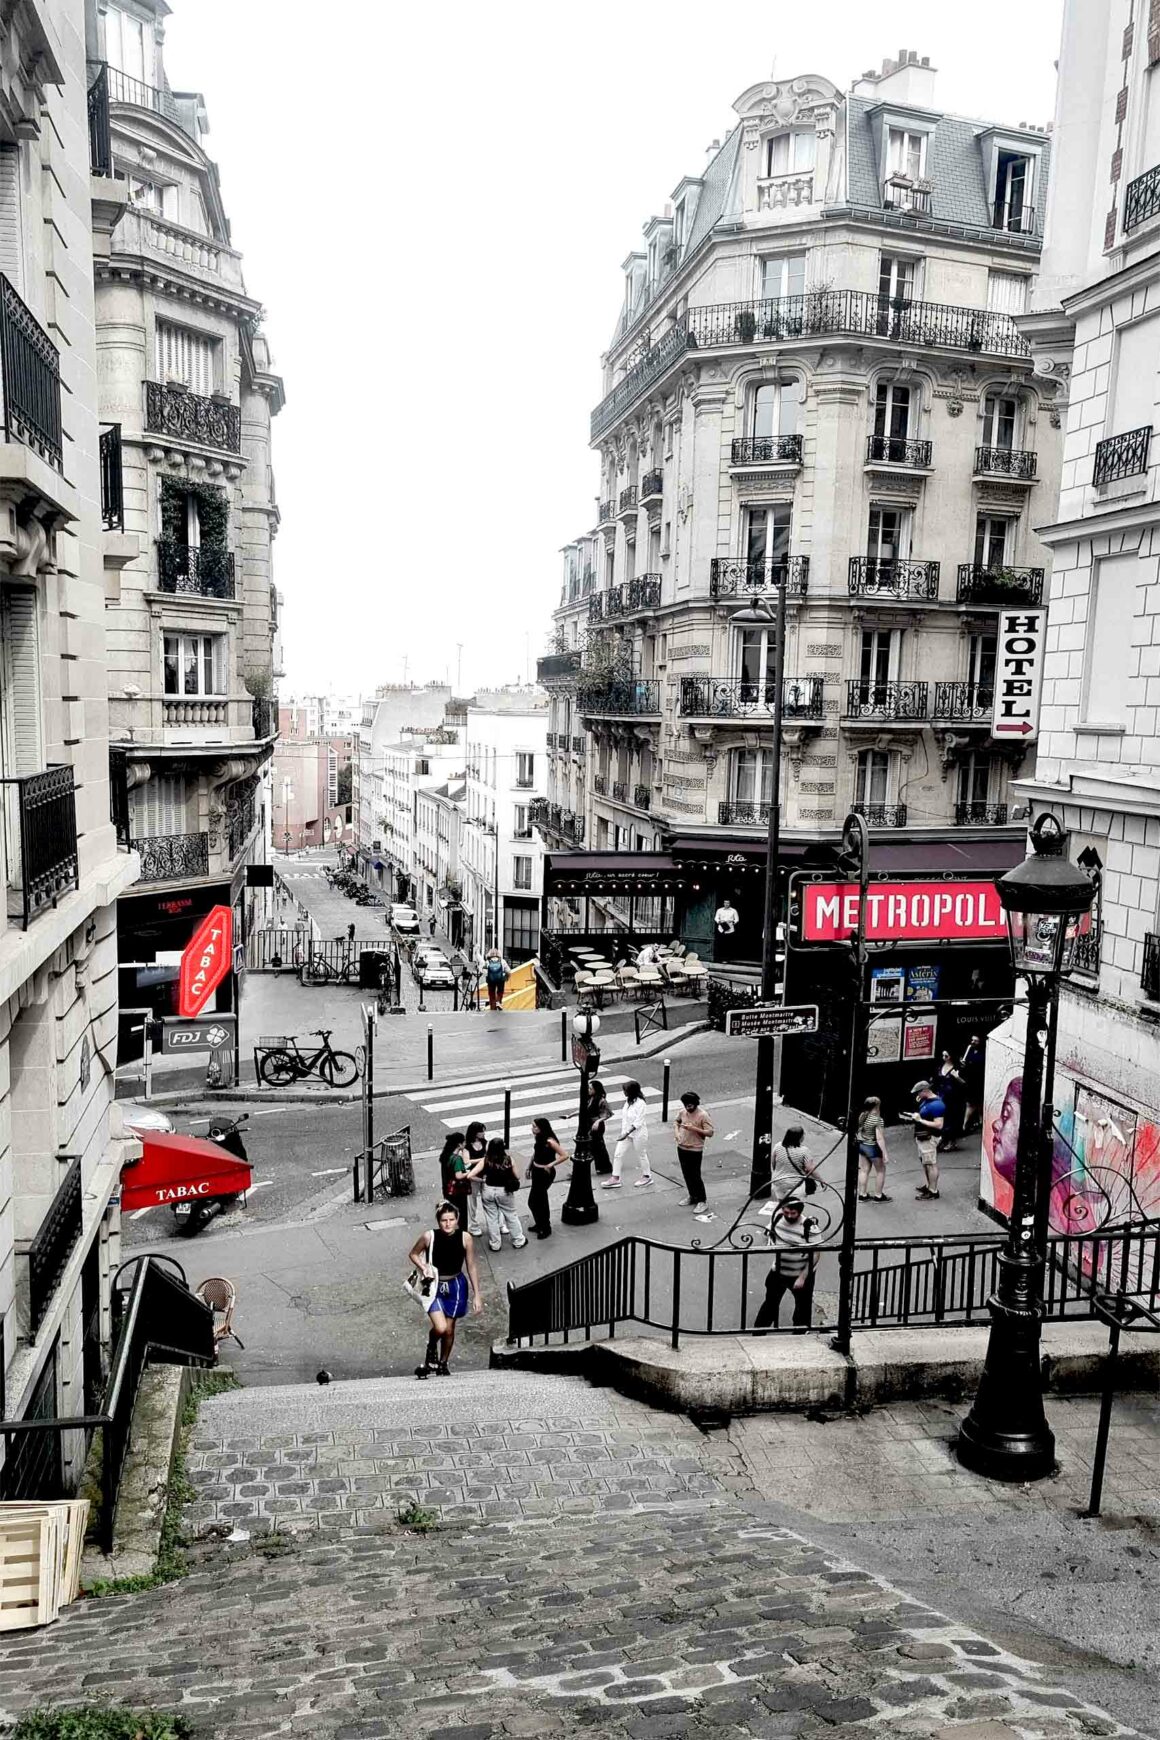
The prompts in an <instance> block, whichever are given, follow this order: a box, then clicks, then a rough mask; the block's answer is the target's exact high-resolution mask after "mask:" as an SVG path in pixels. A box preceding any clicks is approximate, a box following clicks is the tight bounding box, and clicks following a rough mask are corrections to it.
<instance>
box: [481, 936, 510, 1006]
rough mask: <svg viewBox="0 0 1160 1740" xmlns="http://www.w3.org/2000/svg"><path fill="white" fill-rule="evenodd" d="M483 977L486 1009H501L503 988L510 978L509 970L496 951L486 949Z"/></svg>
mask: <svg viewBox="0 0 1160 1740" xmlns="http://www.w3.org/2000/svg"><path fill="white" fill-rule="evenodd" d="M484 977H485V978H486V980H487V1006H488V1008H489V1009H502V1008H503V993H504V986H505V985H506V984H507V982H508V979H509V978H510V977H511V968H510V967H509V966H508V964H507V962H506V961H505V960H504V958H503V956H502V955H501V954H500V952H499V950H498V949H488V951H487V961H486V964H485V967H484Z"/></svg>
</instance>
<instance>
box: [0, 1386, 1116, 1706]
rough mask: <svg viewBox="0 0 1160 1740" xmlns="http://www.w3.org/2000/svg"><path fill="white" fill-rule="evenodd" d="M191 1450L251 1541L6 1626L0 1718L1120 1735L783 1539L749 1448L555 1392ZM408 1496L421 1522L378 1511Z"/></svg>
mask: <svg viewBox="0 0 1160 1740" xmlns="http://www.w3.org/2000/svg"><path fill="white" fill-rule="evenodd" d="M750 1424H752V1425H754V1426H756V1425H759V1424H760V1422H753V1423H747V1429H748V1426H749V1425H750ZM819 1429H821V1428H819ZM868 1442H869V1440H867V1443H868ZM192 1460H193V1465H194V1466H193V1473H194V1479H195V1481H196V1482H197V1485H198V1489H199V1493H200V1497H199V1498H198V1500H197V1501H196V1502H195V1504H194V1505H193V1507H192V1508H191V1512H190V1521H191V1524H194V1525H197V1524H200V1525H201V1526H202V1527H204V1526H205V1525H206V1524H207V1523H211V1522H216V1523H217V1524H218V1526H219V1527H220V1526H221V1525H222V1524H224V1523H229V1524H232V1525H241V1528H242V1529H244V1530H245V1531H246V1532H247V1533H248V1534H249V1535H250V1536H251V1539H250V1540H249V1541H247V1542H244V1543H239V1544H235V1545H226V1544H224V1543H223V1544H222V1545H221V1546H220V1547H218V1548H216V1549H213V1551H212V1556H211V1557H210V1558H209V1559H208V1561H207V1562H206V1565H205V1568H203V1569H200V1570H198V1571H196V1572H195V1573H194V1574H193V1575H192V1576H191V1577H189V1578H188V1579H186V1580H185V1581H184V1582H182V1583H179V1584H173V1585H170V1586H168V1587H165V1588H162V1589H158V1590H153V1591H149V1592H146V1593H144V1594H141V1595H136V1596H119V1597H113V1598H109V1599H105V1600H103V1601H89V1602H81V1603H79V1604H77V1605H76V1606H74V1607H73V1608H71V1609H69V1610H68V1611H67V1612H66V1613H65V1615H64V1616H63V1617H62V1618H61V1620H60V1621H59V1622H58V1623H57V1624H56V1625H55V1626H54V1627H52V1628H51V1629H50V1630H48V1631H46V1632H44V1633H41V1634H38V1635H37V1636H35V1637H31V1636H25V1637H19V1638H15V1639H9V1640H7V1641H6V1643H5V1645H4V1646H3V1648H0V1717H2V1716H3V1715H5V1714H7V1715H11V1714H13V1713H14V1712H16V1711H17V1710H19V1709H21V1708H24V1707H27V1706H28V1705H30V1704H35V1703H38V1702H51V1703H54V1704H61V1703H71V1702H77V1701H81V1700H85V1701H88V1700H99V1699H109V1700H114V1701H116V1702H118V1703H124V1704H130V1705H133V1706H152V1707H163V1708H172V1707H180V1708H181V1709H182V1711H183V1712H184V1713H185V1714H186V1716H187V1717H188V1718H189V1719H190V1720H191V1721H192V1722H193V1723H194V1725H195V1733H196V1734H197V1735H198V1736H199V1737H203V1736H214V1737H219V1736H220V1737H223V1740H224V1737H230V1740H232V1737H233V1736H237V1737H239V1740H244V1737H247V1736H268V1735H312V1736H318V1737H319V1740H372V1737H373V1736H387V1735H391V1736H395V1735H398V1734H400V1733H406V1734H408V1735H422V1736H447V1737H450V1736H452V1735H454V1736H459V1737H466V1740H491V1737H496V1740H498V1737H499V1736H506V1735H513V1736H514V1735H531V1734H535V1735H571V1734H579V1733H582V1732H587V1733H597V1734H601V1735H614V1736H627V1737H629V1740H651V1737H653V1736H657V1737H663V1736H691V1737H696V1736H710V1735H718V1734H730V1735H739V1736H748V1735H755V1736H756V1735H803V1736H807V1737H809V1736H816V1735H827V1736H834V1737H838V1740H841V1737H843V1736H845V1737H846V1740H852V1737H853V1736H855V1735H868V1734H875V1735H886V1734H892V1735H893V1734H906V1735H909V1736H915V1737H917V1740H950V1737H951V1736H957V1737H959V1740H1011V1737H1012V1736H1022V1737H1023V1740H1050V1737H1059V1740H1063V1737H1076V1736H1083V1735H1096V1734H1106V1735H1116V1734H1126V1733H1131V1732H1138V1731H1139V1730H1138V1729H1133V1728H1131V1727H1129V1726H1125V1725H1122V1724H1121V1723H1120V1722H1119V1721H1117V1720H1115V1719H1114V1718H1112V1717H1111V1716H1108V1715H1104V1714H1102V1713H1101V1712H1100V1711H1099V1710H1098V1709H1096V1708H1094V1707H1093V1706H1092V1705H1091V1703H1090V1702H1088V1701H1085V1700H1084V1699H1083V1698H1082V1697H1079V1696H1077V1695H1076V1694H1075V1692H1074V1691H1073V1690H1072V1689H1071V1688H1070V1686H1069V1685H1068V1674H1067V1671H1066V1667H1067V1663H1066V1653H1065V1655H1064V1657H1063V1658H1062V1660H1061V1661H1060V1662H1058V1663H1057V1665H1056V1667H1055V1668H1054V1670H1053V1671H1052V1672H1051V1673H1049V1674H1045V1673H1044V1672H1043V1671H1042V1669H1041V1668H1039V1667H1037V1666H1036V1665H1034V1663H1033V1662H1032V1661H1031V1660H1029V1659H1027V1657H1026V1656H1025V1655H1024V1654H1021V1653H1020V1652H1018V1651H1016V1650H1013V1649H1012V1648H1010V1647H1009V1646H1008V1645H1005V1644H1004V1643H1003V1642H1001V1641H995V1640H994V1639H993V1638H992V1637H990V1636H989V1635H988V1634H987V1630H986V1628H985V1627H977V1626H972V1625H964V1624H962V1623H958V1622H955V1621H953V1620H951V1619H949V1618H947V1617H945V1616H944V1613H943V1612H942V1611H941V1610H940V1609H939V1606H938V1604H937V1603H928V1602H923V1601H920V1600H916V1599H915V1598H914V1597H913V1596H912V1595H910V1594H908V1593H905V1592H903V1591H904V1589H905V1588H906V1583H905V1581H904V1580H901V1581H902V1586H901V1587H899V1586H897V1584H896V1583H895V1582H892V1581H891V1580H890V1579H889V1578H884V1577H881V1576H876V1575H874V1574H871V1573H869V1572H867V1571H866V1570H863V1569H861V1568H859V1567H858V1566H857V1565H856V1564H853V1563H851V1562H849V1559H848V1557H847V1555H846V1554H845V1553H844V1552H843V1551H841V1550H840V1549H837V1548H832V1547H821V1546H819V1545H817V1544H816V1543H813V1542H811V1541H810V1540H808V1539H806V1538H804V1535H805V1534H808V1533H809V1524H808V1522H803V1523H802V1524H801V1526H799V1527H796V1528H787V1527H786V1526H785V1523H784V1513H782V1515H780V1516H779V1515H778V1513H777V1512H776V1511H775V1510H773V1509H772V1508H771V1507H770V1506H769V1505H767V1504H766V1503H765V1502H764V1501H763V1497H762V1493H761V1489H763V1488H764V1489H768V1488H769V1487H770V1486H772V1485H774V1484H776V1483H775V1482H774V1481H771V1480H770V1479H769V1478H768V1475H767V1474H765V1473H761V1474H759V1476H758V1479H759V1486H758V1488H757V1489H755V1486H754V1470H755V1459H754V1455H753V1446H752V1444H751V1445H750V1447H749V1450H748V1452H746V1450H745V1449H744V1448H743V1446H742V1445H741V1444H740V1443H739V1442H737V1441H735V1437H734V1435H733V1434H725V1433H713V1434H709V1435H704V1436H703V1435H702V1434H701V1433H699V1432H698V1431H697V1430H696V1429H695V1427H694V1426H693V1425H691V1424H690V1422H689V1421H688V1420H685V1419H682V1418H680V1417H676V1416H661V1415H658V1414H656V1413H654V1412H651V1411H650V1410H648V1409H647V1408H645V1407H643V1406H639V1405H637V1404H635V1403H633V1402H630V1401H625V1400H623V1399H621V1398H619V1397H614V1396H611V1395H609V1394H607V1393H602V1392H595V1391H592V1390H590V1389H588V1388H587V1386H585V1385H584V1384H582V1383H580V1382H578V1381H576V1380H566V1379H544V1378H539V1377H535V1376H533V1375H531V1374H526V1373H513V1374H498V1373H497V1374H482V1373H481V1374H473V1375H470V1376H464V1377H457V1378H454V1379H452V1380H451V1382H450V1383H447V1384H444V1383H442V1382H439V1381H438V1380H432V1381H431V1382H429V1383H428V1384H427V1385H416V1384H414V1383H413V1382H412V1383H411V1384H409V1385H408V1384H406V1383H403V1382H401V1381H397V1380H395V1381H390V1380H384V1381H379V1382H372V1383H368V1384H348V1385H341V1386H334V1388H333V1390H319V1389H317V1388H314V1389H307V1388H305V1387H303V1388H299V1389H294V1388H289V1387H287V1388H285V1389H281V1390H277V1389H273V1390H272V1389H266V1390H260V1391H242V1392H240V1393H236V1394H234V1395H226V1396H222V1397H219V1398H217V1399H215V1400H213V1401H211V1402H208V1403H207V1404H206V1405H205V1406H204V1408H203V1410H202V1416H201V1419H200V1421H199V1426H198V1430H197V1433H196V1435H195V1438H194V1441H193V1445H192ZM416 1500H417V1501H418V1502H419V1503H421V1504H423V1505H424V1506H427V1507H430V1509H431V1510H438V1511H439V1513H440V1515H441V1519H442V1520H441V1526H440V1527H439V1528H437V1529H436V1530H434V1531H433V1532H429V1533H419V1532H415V1531H413V1530H410V1529H406V1528H403V1527H401V1526H400V1523H399V1521H398V1516H397V1512H398V1510H399V1509H400V1508H401V1507H402V1506H403V1505H404V1504H406V1503H407V1502H408V1501H416ZM275 1525H276V1530H277V1532H276V1534H274V1535H272V1536H268V1535H266V1534H265V1532H266V1531H269V1530H270V1529H271V1528H273V1527H274V1526H275ZM253 1537H265V1538H258V1539H255V1538H253ZM1061 1666H1062V1668H1063V1670H1064V1671H1062V1672H1061V1671H1060V1668H1061Z"/></svg>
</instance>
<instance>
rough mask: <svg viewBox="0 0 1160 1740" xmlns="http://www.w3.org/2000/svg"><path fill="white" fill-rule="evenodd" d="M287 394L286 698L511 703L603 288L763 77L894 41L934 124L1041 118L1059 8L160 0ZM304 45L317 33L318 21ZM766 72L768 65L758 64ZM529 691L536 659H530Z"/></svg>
mask: <svg viewBox="0 0 1160 1740" xmlns="http://www.w3.org/2000/svg"><path fill="white" fill-rule="evenodd" d="M172 4H173V15H172V17H171V18H170V19H169V21H168V24H167V39H166V55H165V58H166V68H167V72H168V75H169V79H170V82H171V84H172V85H173V86H174V87H175V88H176V89H178V90H183V89H195V90H201V91H203V92H204V94H205V98H206V104H207V108H208V111H209V119H210V126H211V128H212V131H211V134H210V137H209V140H208V146H209V149H210V150H211V152H212V153H213V155H214V157H215V158H216V159H217V161H218V163H219V165H220V168H221V173H222V186H223V192H224V195H225V201H226V209H227V211H228V212H229V215H230V219H231V223H232V226H233V239H234V242H235V245H236V246H238V247H240V248H241V249H242V250H243V252H244V254H245V260H246V280H247V285H248V288H249V290H250V293H251V294H252V295H254V296H257V297H259V298H260V299H261V300H262V302H263V303H264V304H265V306H266V308H267V309H268V311H269V314H268V321H267V331H268V334H269V337H270V341H271V344H272V347H273V350H274V357H275V361H276V364H277V366H278V368H279V369H280V370H281V372H282V373H283V375H284V377H285V381H286V393H287V405H286V408H285V410H284V411H283V412H282V414H281V415H280V416H279V418H278V419H277V422H276V424H275V429H274V465H275V470H276V473H277V480H278V496H279V502H280V506H281V509H282V529H281V532H280V534H279V537H278V541H277V544H276V546H275V557H274V559H275V580H276V583H277V585H278V587H279V588H280V590H281V591H282V592H283V594H284V596H285V600H286V607H285V614H284V618H283V642H284V653H285V666H286V679H285V681H284V682H283V684H282V690H283V693H284V694H286V695H289V694H291V693H293V692H295V691H297V692H302V691H303V690H310V691H315V692H317V691H319V690H325V689H330V690H332V691H334V692H339V693H346V692H351V691H359V690H362V691H366V690H368V689H370V688H372V687H373V686H374V684H375V683H376V682H398V681H400V680H401V679H402V677H403V675H404V660H406V667H405V668H406V674H407V676H408V677H409V678H410V679H412V680H417V679H418V680H421V679H424V678H427V677H430V678H433V679H437V680H440V681H442V680H447V679H448V678H449V679H450V680H451V681H452V682H454V681H455V678H456V669H457V660H458V658H459V653H458V650H457V643H462V649H463V650H462V682H463V688H464V690H468V689H470V688H472V687H477V686H482V685H483V684H485V683H487V684H494V683H497V682H506V681H512V680H515V679H519V678H522V677H523V676H524V675H525V673H526V671H527V669H528V665H529V661H534V659H535V656H536V654H537V653H538V652H540V651H542V650H543V646H544V642H545V636H546V634H547V631H548V628H549V626H550V623H549V617H550V612H551V609H552V607H553V605H554V604H555V603H556V601H557V599H558V595H559V586H560V568H561V564H560V558H559V554H558V552H559V549H560V547H561V545H563V544H564V543H566V542H567V541H568V540H569V539H571V538H573V537H575V536H577V535H578V534H579V533H580V532H581V531H585V530H587V529H589V527H590V524H591V522H592V519H593V513H594V509H593V502H594V499H595V495H596V489H597V481H598V467H597V461H596V456H595V455H594V454H592V453H591V452H590V451H589V449H588V446H587V433H588V416H589V412H590V411H591V409H592V407H593V406H594V405H595V404H596V402H597V400H598V399H599V397H600V387H601V383H600V371H599V361H600V353H601V351H602V350H603V349H604V347H605V345H606V344H607V343H608V340H609V338H610V336H611V333H612V330H613V326H614V323H615V320H616V315H617V312H618V309H619V305H620V300H621V294H622V288H623V280H622V277H621V274H620V262H621V261H622V260H623V259H624V256H625V255H626V254H627V253H628V252H629V251H630V250H631V249H633V248H634V247H638V246H640V244H641V225H642V223H643V222H644V220H645V219H646V218H647V217H648V216H649V215H650V214H652V213H659V212H660V211H661V210H662V209H663V206H664V202H665V201H666V200H667V199H668V198H669V196H670V194H671V193H672V190H673V188H674V187H675V186H676V184H677V182H678V181H679V180H680V179H681V176H682V175H685V174H697V173H698V172H699V171H700V170H701V168H702V167H703V166H704V163H705V161H706V156H705V148H706V146H707V145H708V144H709V142H710V140H712V139H715V138H716V139H723V138H724V137H725V133H726V132H727V130H728V128H729V125H730V123H731V121H732V120H733V119H735V117H734V116H733V114H732V109H731V104H732V103H733V101H734V99H735V98H736V97H737V96H739V95H740V93H741V92H742V91H743V90H745V89H746V88H747V87H748V86H749V85H751V84H754V83H756V82H757V81H758V80H759V79H762V78H766V77H768V76H770V73H771V70H772V71H773V72H774V74H775V76H777V77H784V78H788V77H792V76H794V75H797V74H799V73H805V72H816V73H820V74H823V75H824V76H826V77H828V78H831V79H833V80H834V82H835V83H836V84H838V85H839V86H840V87H842V88H846V87H847V86H848V85H849V82H850V80H851V79H852V78H853V77H856V76H857V75H858V74H859V73H860V72H863V71H864V70H866V69H867V68H868V67H872V66H874V67H876V66H878V65H880V63H881V61H882V59H883V57H884V56H886V55H890V56H894V55H896V54H897V51H898V50H899V48H901V47H906V48H911V49H914V50H916V51H917V52H918V53H919V54H920V55H929V56H930V58H931V60H932V62H933V64H934V65H935V66H936V67H938V69H939V78H938V83H937V87H936V102H937V104H938V106H939V107H940V108H945V109H949V110H951V111H953V112H955V113H958V114H966V115H977V116H980V117H983V118H986V119H989V120H996V121H1005V122H1008V123H1011V122H1017V121H1024V120H1025V121H1029V122H1035V123H1039V124H1044V123H1046V122H1048V121H1049V120H1050V119H1051V115H1052V107H1053V102H1054V90H1055V73H1054V62H1055V57H1056V54H1057V52H1058V44H1059V27H1060V16H1061V10H1062V0H972V4H971V5H970V6H969V7H959V6H952V5H949V4H947V3H946V0H943V3H942V4H939V5H932V4H931V0H882V3H881V4H878V5H874V4H872V3H871V0H825V3H819V0H814V3H813V4H809V5H803V4H801V0H795V3H794V4H793V5H787V4H785V0H781V3H780V4H779V3H777V0H774V3H773V4H769V3H768V0H765V3H762V4H758V3H757V0H697V3H695V4H694V3H693V0H649V3H647V4H646V3H645V0H584V3H583V4H581V5H575V6H572V5H567V6H566V5H562V4H561V3H560V0H547V3H545V0H493V4H490V5H482V4H479V3H478V0H474V3H473V0H438V4H427V5H423V6H404V5H403V4H401V3H400V0H387V3H386V4H384V3H383V0H346V3H345V4H344V5H343V6H341V7H336V8H334V10H333V12H332V13H331V14H330V15H329V17H328V14H327V13H326V11H325V10H319V9H318V8H317V7H309V8H308V7H306V6H305V5H302V4H298V5H293V4H288V3H287V0H244V3H243V4H239V3H238V0H172ZM330 20H333V23H332V24H331V22H330ZM775 56H776V66H774V57H775ZM532 669H533V672H534V662H533V664H532Z"/></svg>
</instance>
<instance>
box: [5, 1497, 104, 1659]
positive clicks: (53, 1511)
mask: <svg viewBox="0 0 1160 1740" xmlns="http://www.w3.org/2000/svg"><path fill="white" fill-rule="evenodd" d="M45 1518H47V1519H49V1520H50V1523H51V1527H52V1546H53V1550H54V1551H55V1553H56V1560H55V1568H54V1573H53V1575H54V1585H53V1587H54V1603H55V1611H53V1612H51V1613H50V1614H49V1617H48V1618H46V1619H29V1620H27V1621H25V1622H23V1623H26V1624H29V1625H47V1624H48V1623H49V1621H50V1620H51V1619H55V1618H56V1614H57V1612H58V1611H59V1610H60V1608H62V1607H65V1606H67V1605H68V1603H69V1602H70V1601H75V1600H76V1598H77V1596H78V1594H79V1593H80V1585H81V1555H82V1554H83V1552H84V1546H85V1530H86V1529H87V1527H88V1520H89V1501H88V1499H87V1498H71V1499H60V1500H57V1501H53V1502H51V1503H46V1504H28V1503H23V1502H10V1503H0V1560H4V1561H5V1562H6V1560H7V1554H6V1552H5V1542H6V1541H7V1540H8V1538H9V1536H10V1534H11V1533H12V1532H13V1531H16V1530H18V1526H19V1525H21V1524H24V1525H27V1524H29V1523H35V1522H37V1521H39V1520H41V1519H45ZM42 1544H43V1546H44V1550H46V1551H47V1550H49V1540H48V1538H47V1537H45V1539H44V1541H43V1543H42ZM18 1562H20V1561H19V1560H18V1559H14V1560H13V1563H18ZM16 1586H17V1581H16V1579H15V1577H14V1582H13V1587H14V1588H15V1587H16ZM5 1605H6V1604H5V1603H3V1601H2V1599H0V1630H4V1629H5V1626H4V1623H3V1611H4V1606H5ZM8 1629H16V1627H15V1626H11V1627H8Z"/></svg>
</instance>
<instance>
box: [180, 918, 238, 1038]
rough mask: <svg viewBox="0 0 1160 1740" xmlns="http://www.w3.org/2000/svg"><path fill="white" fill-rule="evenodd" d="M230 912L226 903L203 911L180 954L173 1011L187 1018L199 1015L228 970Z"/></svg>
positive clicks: (230, 940) (230, 945) (230, 943)
mask: <svg viewBox="0 0 1160 1740" xmlns="http://www.w3.org/2000/svg"><path fill="white" fill-rule="evenodd" d="M233 940H234V915H233V913H232V911H231V910H230V908H229V907H228V906H215V907H212V908H211V909H210V911H209V912H207V913H206V915H205V917H204V918H203V919H202V921H201V923H200V924H199V925H198V927H197V929H196V930H195V931H194V933H193V935H192V936H191V937H190V939H189V941H188V943H187V944H186V945H185V949H184V951H183V952H182V956H181V971H180V973H179V975H178V980H177V1013H178V1014H179V1015H182V1016H184V1017H185V1019H186V1020H191V1019H192V1018H193V1017H194V1016H195V1015H200V1014H201V1012H202V1010H203V1009H204V1008H205V1006H206V1004H207V1003H208V1002H209V1000H210V998H211V997H212V996H213V994H214V992H215V991H216V990H217V988H218V986H219V985H220V984H221V982H222V980H223V979H224V978H225V976H226V974H227V973H228V972H229V970H230V951H231V948H232V945H233Z"/></svg>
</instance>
